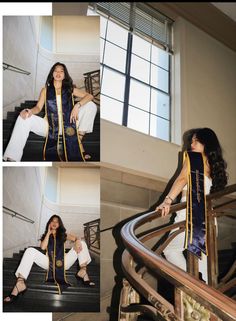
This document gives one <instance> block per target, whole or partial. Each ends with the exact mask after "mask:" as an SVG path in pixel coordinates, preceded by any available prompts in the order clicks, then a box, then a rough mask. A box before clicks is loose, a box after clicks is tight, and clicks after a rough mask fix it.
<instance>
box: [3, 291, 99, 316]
mask: <svg viewBox="0 0 236 321" xmlns="http://www.w3.org/2000/svg"><path fill="white" fill-rule="evenodd" d="M5 295H7V294H5ZM40 295H41V296H40V297H39V299H38V300H37V297H36V298H19V300H17V301H16V303H15V304H9V305H3V311H4V312H99V311H100V302H99V299H98V298H96V299H92V301H90V300H84V302H81V301H77V302H67V301H66V302H64V301H59V302H58V300H53V298H49V299H47V300H42V299H40V298H42V294H40ZM48 302H50V304H48Z"/></svg>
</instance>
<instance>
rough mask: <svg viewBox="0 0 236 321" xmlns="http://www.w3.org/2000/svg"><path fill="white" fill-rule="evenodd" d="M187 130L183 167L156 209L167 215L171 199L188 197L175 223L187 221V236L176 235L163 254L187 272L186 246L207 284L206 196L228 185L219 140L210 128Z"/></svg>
mask: <svg viewBox="0 0 236 321" xmlns="http://www.w3.org/2000/svg"><path fill="white" fill-rule="evenodd" d="M189 133H190V136H189V143H188V144H187V146H185V147H186V149H187V150H188V153H185V155H186V158H185V161H184V162H183V167H182V170H181V172H180V174H179V176H178V177H177V179H176V180H175V181H174V183H173V185H172V187H171V189H170V191H169V193H168V195H167V196H166V198H165V200H164V202H163V203H161V204H160V205H159V206H158V207H157V208H156V210H157V211H161V214H162V216H166V215H167V214H168V213H169V210H170V206H171V204H172V202H173V201H174V200H175V198H176V197H177V196H178V195H179V194H180V193H181V192H182V198H181V202H185V201H186V200H187V215H186V210H185V209H184V210H181V211H179V212H177V215H176V217H175V221H174V223H177V222H181V221H185V220H186V235H185V236H184V233H180V234H178V235H177V236H176V237H175V238H174V239H173V240H172V241H171V242H170V243H169V244H168V245H167V247H166V248H165V250H164V255H165V257H166V259H167V260H168V261H169V262H171V263H173V264H175V265H177V266H178V267H179V268H181V269H182V270H184V271H186V260H185V257H184V255H183V250H184V247H185V248H187V249H188V250H190V251H191V252H192V253H194V254H195V255H197V256H198V257H199V258H200V260H199V271H200V272H201V273H202V279H203V280H204V281H205V282H206V283H208V276H207V247H206V246H207V244H206V238H207V235H206V222H205V215H206V207H205V204H204V202H205V195H206V194H209V193H213V192H216V191H218V190H221V189H223V188H224V187H225V186H226V185H227V180H228V178H227V174H226V162H225V161H224V159H223V156H222V149H221V146H220V143H219V140H218V138H217V136H216V134H215V133H214V131H213V130H212V129H210V128H198V129H192V130H190V131H189ZM185 145H186V144H185ZM187 187H188V190H187ZM188 209H190V211H188ZM202 209H203V211H202ZM201 211H202V212H203V216H202V221H201V220H200V216H201ZM189 213H190V214H189ZM195 214H196V215H195ZM194 215H195V216H194ZM197 221H199V222H197ZM197 224H199V225H198V226H197ZM174 231H175V230H172V232H174ZM190 235H191V238H190V237H189V236H190Z"/></svg>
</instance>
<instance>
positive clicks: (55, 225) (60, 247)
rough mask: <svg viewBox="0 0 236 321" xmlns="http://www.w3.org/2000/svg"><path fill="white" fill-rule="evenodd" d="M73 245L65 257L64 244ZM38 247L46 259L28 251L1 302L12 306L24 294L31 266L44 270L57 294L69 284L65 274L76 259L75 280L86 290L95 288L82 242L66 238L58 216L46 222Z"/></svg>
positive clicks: (85, 249)
mask: <svg viewBox="0 0 236 321" xmlns="http://www.w3.org/2000/svg"><path fill="white" fill-rule="evenodd" d="M67 240H69V241H72V242H74V247H73V248H71V249H70V251H69V252H68V253H65V250H64V243H65V241H67ZM40 247H41V249H42V250H46V251H47V253H46V255H45V254H43V253H42V252H40V251H38V250H37V249H35V248H33V247H29V248H27V250H26V251H25V253H24V255H23V257H22V260H21V262H20V264H19V266H18V268H17V270H16V273H15V275H16V277H17V281H16V284H15V286H14V288H13V290H12V292H11V294H10V295H9V296H7V297H6V298H5V299H4V303H13V302H14V301H16V299H17V298H18V296H19V295H22V294H23V293H24V292H25V291H26V290H27V287H26V284H25V280H26V279H27V278H28V275H29V273H30V270H31V268H32V265H33V263H36V264H37V265H38V266H40V267H41V268H43V269H45V270H47V277H46V281H47V282H53V283H55V284H56V285H57V286H58V290H59V293H61V290H62V289H63V288H65V287H67V286H69V284H68V283H67V281H66V276H65V273H64V272H65V270H68V269H69V268H70V267H71V266H72V265H73V264H74V263H75V261H76V260H77V259H78V261H79V266H80V270H79V271H78V273H77V274H76V278H77V279H78V280H82V282H83V283H84V285H86V286H94V285H95V284H94V283H93V282H91V281H90V280H89V276H88V273H87V265H88V264H89V263H90V262H91V257H90V254H89V251H88V248H87V245H86V243H85V242H84V241H82V240H80V239H79V238H77V237H76V236H74V235H72V234H67V233H66V229H65V227H64V225H63V223H62V220H61V218H60V216H58V215H53V216H52V217H51V218H50V219H49V221H48V222H47V225H46V229H45V232H44V234H43V236H42V238H41V243H40Z"/></svg>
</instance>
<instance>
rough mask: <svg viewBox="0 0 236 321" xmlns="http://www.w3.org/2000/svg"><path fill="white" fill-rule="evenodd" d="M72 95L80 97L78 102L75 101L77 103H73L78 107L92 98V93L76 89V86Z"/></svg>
mask: <svg viewBox="0 0 236 321" xmlns="http://www.w3.org/2000/svg"><path fill="white" fill-rule="evenodd" d="M73 95H74V96H75V97H78V98H81V99H80V102H79V103H77V104H75V106H76V105H78V106H80V107H81V106H83V105H85V104H86V103H88V102H89V101H91V100H93V98H94V97H93V95H91V94H89V93H87V92H86V91H84V90H81V89H78V88H74V90H73Z"/></svg>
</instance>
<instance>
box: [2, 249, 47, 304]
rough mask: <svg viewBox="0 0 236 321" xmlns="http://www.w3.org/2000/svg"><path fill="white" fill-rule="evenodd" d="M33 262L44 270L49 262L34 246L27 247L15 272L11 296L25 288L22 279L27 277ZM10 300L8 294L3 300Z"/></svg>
mask: <svg viewBox="0 0 236 321" xmlns="http://www.w3.org/2000/svg"><path fill="white" fill-rule="evenodd" d="M34 263H36V264H37V265H38V266H40V267H41V268H43V269H45V270H46V269H47V268H48V264H49V261H48V257H47V256H46V255H45V254H43V253H41V252H40V251H38V250H36V249H35V248H33V247H29V248H28V249H27V250H26V251H25V253H24V255H23V257H22V259H21V262H20V264H19V266H18V268H17V270H16V273H15V275H16V277H17V281H16V284H15V286H14V288H13V290H12V292H11V294H12V295H13V296H17V295H18V294H19V293H21V292H23V291H24V290H26V285H25V282H24V281H25V280H26V279H27V278H28V275H29V273H30V270H31V268H32V265H33V264H34ZM10 301H11V298H10V297H9V296H8V297H6V298H5V299H4V302H10Z"/></svg>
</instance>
